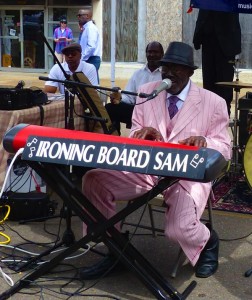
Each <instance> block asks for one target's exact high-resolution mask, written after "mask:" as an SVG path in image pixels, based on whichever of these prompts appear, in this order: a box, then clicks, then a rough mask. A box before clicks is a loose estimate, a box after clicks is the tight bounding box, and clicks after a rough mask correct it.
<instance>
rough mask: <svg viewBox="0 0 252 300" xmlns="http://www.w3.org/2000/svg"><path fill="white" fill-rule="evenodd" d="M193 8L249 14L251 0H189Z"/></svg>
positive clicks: (251, 7) (251, 9)
mask: <svg viewBox="0 0 252 300" xmlns="http://www.w3.org/2000/svg"><path fill="white" fill-rule="evenodd" d="M191 5H192V7H193V8H201V9H209V10H217V11H227V12H238V13H245V14H251V13H252V1H251V0H211V1H209V0H191Z"/></svg>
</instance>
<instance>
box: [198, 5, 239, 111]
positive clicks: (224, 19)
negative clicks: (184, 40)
mask: <svg viewBox="0 0 252 300" xmlns="http://www.w3.org/2000/svg"><path fill="white" fill-rule="evenodd" d="M193 44H194V48H195V49H196V50H198V49H200V47H201V46H202V74H203V87H204V88H205V89H207V90H210V91H212V92H214V93H216V94H218V95H219V96H221V97H222V98H224V99H225V100H226V103H227V108H228V113H229V115H230V109H231V102H232V99H233V89H232V88H229V87H223V86H219V85H216V84H215V83H216V82H221V81H226V82H231V81H233V79H234V61H235V56H236V55H237V54H239V53H240V52H241V28H240V23H239V14H236V13H229V12H221V11H210V10H199V14H198V19H197V22H196V27H195V32H194V37H193Z"/></svg>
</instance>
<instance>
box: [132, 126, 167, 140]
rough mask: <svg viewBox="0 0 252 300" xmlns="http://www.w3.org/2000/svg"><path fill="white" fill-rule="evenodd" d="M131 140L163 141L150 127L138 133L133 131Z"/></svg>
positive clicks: (158, 133)
mask: <svg viewBox="0 0 252 300" xmlns="http://www.w3.org/2000/svg"><path fill="white" fill-rule="evenodd" d="M133 138H136V139H141V140H152V141H162V142H163V141H164V139H163V137H162V135H161V134H160V132H158V131H157V130H156V129H155V128H152V127H144V128H142V129H140V130H138V131H135V132H134V134H133Z"/></svg>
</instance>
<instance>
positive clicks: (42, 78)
mask: <svg viewBox="0 0 252 300" xmlns="http://www.w3.org/2000/svg"><path fill="white" fill-rule="evenodd" d="M39 80H44V81H55V82H59V83H62V84H65V85H70V86H79V87H84V88H91V89H96V90H104V91H110V92H120V93H121V94H127V95H133V96H138V97H140V98H148V97H151V96H152V94H146V93H135V92H130V91H124V90H121V88H120V87H113V88H108V87H102V86H100V85H91V84H86V83H82V82H76V81H72V80H59V79H53V78H50V77H45V76H39Z"/></svg>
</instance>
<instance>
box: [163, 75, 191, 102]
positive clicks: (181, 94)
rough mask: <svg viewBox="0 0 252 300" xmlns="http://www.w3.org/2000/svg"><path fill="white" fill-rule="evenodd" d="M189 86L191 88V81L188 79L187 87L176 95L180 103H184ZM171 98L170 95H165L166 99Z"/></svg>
mask: <svg viewBox="0 0 252 300" xmlns="http://www.w3.org/2000/svg"><path fill="white" fill-rule="evenodd" d="M190 86H191V80H190V79H189V81H188V83H187V85H186V86H185V88H184V89H183V90H182V91H181V93H180V94H178V95H176V96H177V97H178V98H179V99H180V100H181V101H183V102H184V101H185V99H186V97H187V95H188V92H189V89H190ZM170 96H171V94H169V93H167V98H169V97H170Z"/></svg>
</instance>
